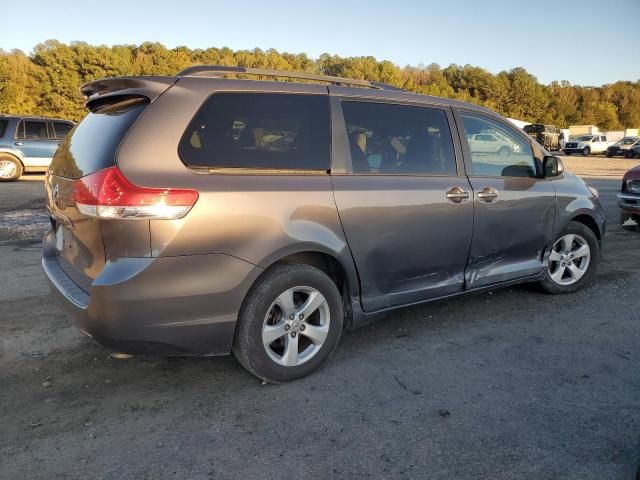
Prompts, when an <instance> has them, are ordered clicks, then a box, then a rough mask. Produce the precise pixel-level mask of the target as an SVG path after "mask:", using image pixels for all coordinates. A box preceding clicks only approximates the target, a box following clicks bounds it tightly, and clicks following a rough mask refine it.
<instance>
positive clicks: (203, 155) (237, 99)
mask: <svg viewBox="0 0 640 480" xmlns="http://www.w3.org/2000/svg"><path fill="white" fill-rule="evenodd" d="M329 147H330V130H329V98H328V97H327V96H325V95H302V94H300V95H297V94H267V93H217V94H214V95H212V96H210V97H209V98H208V99H207V100H206V101H205V103H204V104H203V106H202V107H201V108H200V110H199V111H198V113H197V114H196V115H195V117H194V118H193V120H192V121H191V123H190V124H189V126H188V127H187V130H186V132H185V133H184V135H183V137H182V140H181V141H180V145H179V147H178V153H179V155H180V158H181V159H182V161H183V162H184V163H185V164H186V165H188V166H191V167H210V168H249V169H267V170H328V169H329Z"/></svg>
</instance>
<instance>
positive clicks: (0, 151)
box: [0, 148, 25, 169]
mask: <svg viewBox="0 0 640 480" xmlns="http://www.w3.org/2000/svg"><path fill="white" fill-rule="evenodd" d="M0 155H8V156H10V157H13V158H15V159H16V160H17V161H18V162H19V163H20V165H21V166H22V168H23V169H24V168H25V166H24V161H23V160H22V158H21V156H20V155H18V154H17V153H16V152H15V150H12V149H9V148H0Z"/></svg>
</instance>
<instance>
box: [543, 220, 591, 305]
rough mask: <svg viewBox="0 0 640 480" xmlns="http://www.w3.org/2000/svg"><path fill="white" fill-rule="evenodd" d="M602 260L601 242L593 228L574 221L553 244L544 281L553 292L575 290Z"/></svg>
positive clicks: (544, 284) (584, 282) (585, 281)
mask: <svg viewBox="0 0 640 480" xmlns="http://www.w3.org/2000/svg"><path fill="white" fill-rule="evenodd" d="M599 261H600V244H599V243H598V239H597V237H596V235H595V233H593V231H592V230H591V229H590V228H589V227H587V226H586V225H583V224H582V223H579V222H571V223H569V226H567V228H565V230H564V231H563V232H562V233H561V234H560V235H559V236H558V238H557V240H556V241H555V242H554V243H553V246H552V247H551V252H550V254H549V258H548V262H547V273H546V275H545V278H544V280H542V282H540V283H541V285H542V288H544V289H545V290H546V291H547V292H549V293H554V294H557V293H571V292H575V291H576V290H579V289H581V288H582V287H584V286H585V285H587V284H588V283H589V282H591V280H592V279H593V277H594V275H595V273H596V269H597V266H598V262H599Z"/></svg>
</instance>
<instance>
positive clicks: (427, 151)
mask: <svg viewBox="0 0 640 480" xmlns="http://www.w3.org/2000/svg"><path fill="white" fill-rule="evenodd" d="M342 111H343V112H344V120H345V124H346V127H347V134H348V136H349V149H350V151H351V164H352V166H353V172H354V173H378V174H427V175H456V172H457V170H456V160H455V154H454V150H453V140H452V138H451V131H450V129H449V123H448V122H447V116H446V114H445V112H444V111H443V110H440V109H437V108H428V107H411V106H406V105H391V104H385V103H370V102H354V101H344V102H342Z"/></svg>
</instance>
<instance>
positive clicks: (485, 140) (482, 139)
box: [467, 133, 519, 155]
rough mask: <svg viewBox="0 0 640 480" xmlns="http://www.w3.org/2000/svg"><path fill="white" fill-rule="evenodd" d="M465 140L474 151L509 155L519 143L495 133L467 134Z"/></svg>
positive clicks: (516, 149)
mask: <svg viewBox="0 0 640 480" xmlns="http://www.w3.org/2000/svg"><path fill="white" fill-rule="evenodd" d="M467 141H468V142H469V145H470V146H472V148H473V150H474V151H475V152H482V153H497V154H498V155H511V154H512V153H513V152H514V151H515V152H517V151H518V149H519V145H517V144H516V143H514V142H513V141H511V140H510V139H509V138H506V137H505V136H503V135H500V134H496V133H478V134H475V135H471V136H469V137H468V138H467Z"/></svg>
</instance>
